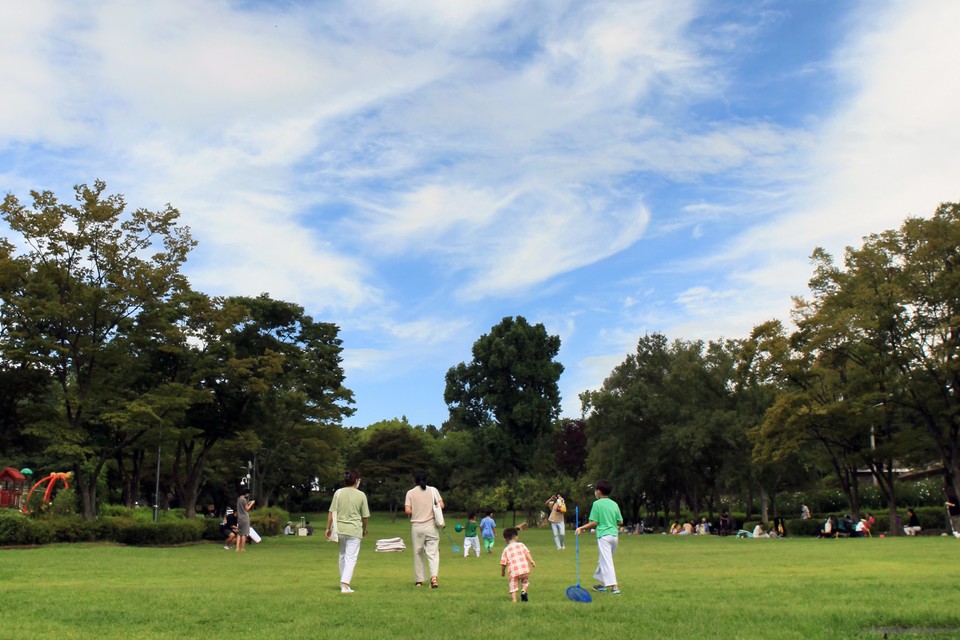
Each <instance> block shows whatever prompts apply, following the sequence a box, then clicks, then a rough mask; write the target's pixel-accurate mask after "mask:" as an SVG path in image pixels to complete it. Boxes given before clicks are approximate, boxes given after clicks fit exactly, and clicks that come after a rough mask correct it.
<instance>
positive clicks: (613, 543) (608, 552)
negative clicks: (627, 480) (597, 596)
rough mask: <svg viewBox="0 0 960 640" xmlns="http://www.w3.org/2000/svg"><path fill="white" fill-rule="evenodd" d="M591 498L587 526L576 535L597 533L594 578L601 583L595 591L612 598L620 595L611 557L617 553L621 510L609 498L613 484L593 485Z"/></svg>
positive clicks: (607, 481)
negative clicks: (589, 531)
mask: <svg viewBox="0 0 960 640" xmlns="http://www.w3.org/2000/svg"><path fill="white" fill-rule="evenodd" d="M594 486H595V489H594V495H595V496H596V497H597V501H596V502H594V503H593V507H592V508H591V509H590V517H589V519H588V522H587V523H586V524H584V525H583V526H582V527H577V531H576V534H577V535H580V533H581V532H582V531H586V530H588V529H593V528H594V527H596V529H597V547H598V549H599V551H600V555H599V557H598V558H597V570H596V571H594V573H593V577H594V578H596V579H597V580H599V581H600V583H599V584H597V585H594V587H593V590H594V591H609V592H610V593H612V594H614V595H620V589H619V588H618V587H617V572H616V570H615V569H614V566H613V556H614V554H615V553H616V552H617V543H618V542H619V540H620V537H619V533H620V526H621V525H622V524H623V516H622V515H621V514H620V506H619V505H618V504H617V503H616V502H614V501H613V500H611V499H610V498H609V495H610V492H612V491H613V484H611V482H610V481H609V480H597V484H596V485H594Z"/></svg>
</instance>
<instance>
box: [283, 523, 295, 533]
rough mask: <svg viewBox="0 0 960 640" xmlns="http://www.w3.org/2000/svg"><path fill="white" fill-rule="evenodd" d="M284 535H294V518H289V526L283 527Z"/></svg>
mask: <svg viewBox="0 0 960 640" xmlns="http://www.w3.org/2000/svg"><path fill="white" fill-rule="evenodd" d="M283 535H285V536H292V535H293V520H287V526H285V527H284V528H283Z"/></svg>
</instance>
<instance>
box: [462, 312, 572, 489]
mask: <svg viewBox="0 0 960 640" xmlns="http://www.w3.org/2000/svg"><path fill="white" fill-rule="evenodd" d="M559 352H560V338H559V337H558V336H551V335H549V334H548V333H547V330H546V328H545V327H544V326H543V325H542V324H536V325H531V324H529V323H528V322H527V320H526V319H525V318H523V317H522V316H517V317H516V318H510V317H508V318H504V319H503V320H502V321H501V322H500V324H498V325H496V326H494V327H493V328H492V329H491V330H490V333H488V334H484V335H482V336H481V337H480V338H479V339H478V340H477V341H476V342H475V343H474V344H473V350H472V353H473V360H471V361H470V362H469V363H460V364H459V365H457V366H455V367H452V368H451V369H450V370H449V371H448V372H447V375H446V388H445V390H444V400H445V401H446V403H447V406H448V407H449V409H450V417H451V420H450V423H449V424H452V425H459V426H460V428H466V429H470V430H474V431H477V432H479V434H480V437H481V441H482V443H483V446H484V448H485V449H486V450H487V452H488V453H489V454H490V463H491V464H490V466H491V469H492V470H495V471H499V472H514V471H516V472H519V473H524V472H526V471H528V470H533V469H537V467H538V465H542V466H545V467H547V468H552V466H553V460H551V459H550V457H551V456H550V451H549V447H548V446H547V444H548V443H547V441H546V436H547V435H548V434H550V433H551V432H552V429H553V425H554V421H555V420H556V418H557V417H558V416H559V413H560V388H559V385H558V382H559V380H560V374H561V373H562V372H563V365H561V364H560V363H559V362H556V361H555V360H554V358H556V357H557V354H558V353H559ZM496 465H500V468H499V469H497V467H496ZM491 479H492V478H491Z"/></svg>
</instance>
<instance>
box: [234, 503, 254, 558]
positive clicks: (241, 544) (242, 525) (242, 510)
mask: <svg viewBox="0 0 960 640" xmlns="http://www.w3.org/2000/svg"><path fill="white" fill-rule="evenodd" d="M249 495H250V490H249V489H247V488H246V487H243V488H241V489H240V497H239V498H237V552H238V553H239V552H241V551H246V548H247V536H249V535H250V509H253V505H254V503H255V502H256V500H248V499H247V496H249Z"/></svg>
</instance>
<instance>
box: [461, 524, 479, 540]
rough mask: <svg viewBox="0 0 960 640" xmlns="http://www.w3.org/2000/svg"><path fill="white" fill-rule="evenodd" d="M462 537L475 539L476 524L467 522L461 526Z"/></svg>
mask: <svg viewBox="0 0 960 640" xmlns="http://www.w3.org/2000/svg"><path fill="white" fill-rule="evenodd" d="M463 535H464V536H465V537H467V538H476V537H477V523H476V522H470V521H469V520H467V523H466V524H465V525H463Z"/></svg>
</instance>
